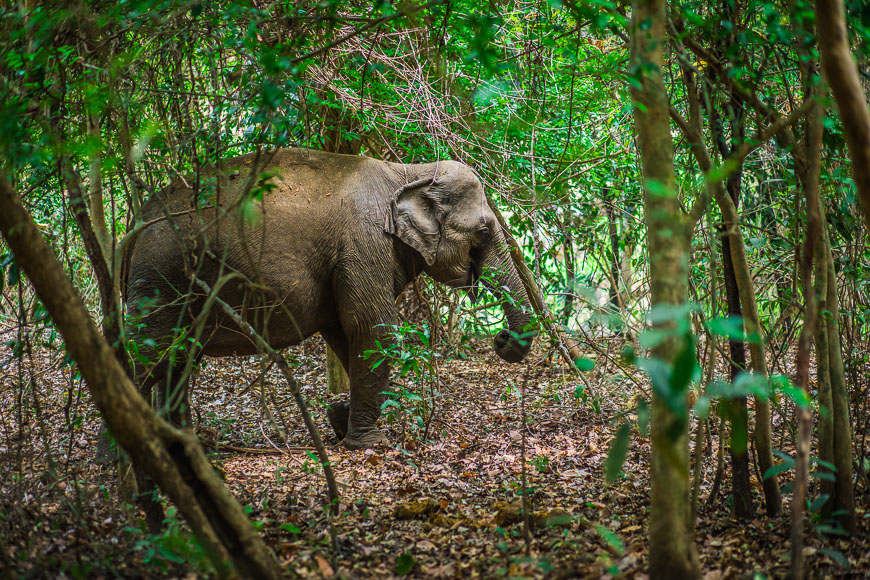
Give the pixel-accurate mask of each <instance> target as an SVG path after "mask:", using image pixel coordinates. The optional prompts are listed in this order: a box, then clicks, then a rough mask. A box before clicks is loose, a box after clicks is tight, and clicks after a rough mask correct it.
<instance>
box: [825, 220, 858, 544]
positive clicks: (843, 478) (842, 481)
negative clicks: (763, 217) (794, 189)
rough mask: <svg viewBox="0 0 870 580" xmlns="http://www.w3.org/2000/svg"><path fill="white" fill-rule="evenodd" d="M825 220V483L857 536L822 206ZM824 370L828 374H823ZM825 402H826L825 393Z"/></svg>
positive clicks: (845, 405)
mask: <svg viewBox="0 0 870 580" xmlns="http://www.w3.org/2000/svg"><path fill="white" fill-rule="evenodd" d="M819 212H820V214H821V218H822V221H821V223H822V225H821V231H820V233H819V238H818V241H817V251H816V260H817V261H818V263H817V267H816V275H817V276H818V277H819V279H820V280H823V281H824V285H823V284H822V283H821V282H817V292H822V291H824V307H823V306H822V297H821V296H820V298H819V312H825V317H824V319H823V324H819V328H818V329H817V332H816V334H817V336H823V338H824V345H823V344H818V343H817V345H816V358H817V361H818V382H819V395H820V401H819V402H820V404H821V405H822V407H823V408H825V409H827V410H828V413H827V414H826V416H825V418H824V421H825V427H826V429H825V431H824V445H823V432H822V430H821V428H820V430H819V447H820V452H819V455H820V456H821V458H822V459H824V460H825V461H828V462H830V463H831V464H833V465H834V467H836V470H837V471H836V472H835V473H834V477H835V479H834V482H833V484H832V485H831V484H830V482H825V484H826V485H828V488H827V490H826V491H828V492H829V493H831V497H832V498H833V500H834V501H833V502H832V504H833V505H832V506H831V510H832V511H833V512H836V513H837V514H838V515H837V519H838V520H839V522H840V524H841V525H842V526H843V529H845V530H846V531H848V532H849V533H850V534H854V533H855V531H856V529H855V490H854V486H853V482H852V425H851V419H850V416H849V393H848V391H847V389H846V377H845V371H844V368H843V354H842V352H843V351H842V344H841V342H840V324H839V320H840V308H839V299H838V297H837V278H836V275H835V273H834V260H833V256H832V254H831V242H830V237H829V233H828V228H827V222H826V220H825V208H824V206H820V208H819ZM823 370H824V373H825V374H823ZM823 392H824V393H825V398H824V399H822V398H821V395H822V393H823Z"/></svg>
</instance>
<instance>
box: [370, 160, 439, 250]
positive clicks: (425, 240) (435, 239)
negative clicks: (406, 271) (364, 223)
mask: <svg viewBox="0 0 870 580" xmlns="http://www.w3.org/2000/svg"><path fill="white" fill-rule="evenodd" d="M435 184H436V183H435V181H434V180H433V179H432V178H431V177H426V178H424V179H418V180H417V181H414V182H412V183H409V184H407V185H403V186H402V187H400V188H399V189H398V190H397V191H396V193H395V194H394V195H393V200H392V202H391V203H390V209H389V210H387V215H386V219H385V220H384V231H385V232H387V233H388V234H392V235H394V236H396V237H398V238H399V239H400V240H402V241H403V242H405V243H406V244H408V245H409V246H411V247H412V248H414V249H415V250H417V251H418V252H420V255H421V256H423V259H424V260H426V265H427V266H431V265H432V264H434V263H435V256H437V255H438V245H439V244H440V243H441V216H440V208H439V207H438V205H439V204H438V197H437V194H435V192H434V191H433V190H432V189H431V186H432V185H435Z"/></svg>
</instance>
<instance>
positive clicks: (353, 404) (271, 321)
mask: <svg viewBox="0 0 870 580" xmlns="http://www.w3.org/2000/svg"><path fill="white" fill-rule="evenodd" d="M264 161H265V162H264ZM254 162H255V157H254V155H253V154H252V155H246V156H242V157H238V158H235V159H230V160H227V161H225V162H224V165H223V170H222V175H224V177H222V178H221V180H220V183H219V185H218V186H216V187H214V186H213V187H212V191H211V197H207V196H206V197H205V199H206V200H207V204H206V205H211V206H212V207H211V208H208V207H206V208H205V209H200V210H197V211H194V208H195V207H197V206H196V205H195V203H194V199H195V198H196V195H195V193H194V192H193V190H192V189H191V188H190V187H188V186H187V185H186V182H185V181H184V180H178V181H177V182H176V183H174V184H173V185H172V186H170V187H169V188H167V189H166V190H164V191H163V192H162V193H161V194H159V195H158V197H157V199H154V200H151V201H150V202H148V203H147V204H145V206H143V209H142V213H143V218H144V220H145V221H151V220H158V221H156V222H155V223H153V224H152V225H150V226H149V227H147V228H146V229H145V230H144V231H142V233H141V234H140V235H139V237H138V238H137V239H136V241H135V244H134V247H133V249H132V250H131V251H130V253H129V255H128V256H127V259H128V260H129V263H128V265H127V278H126V281H127V284H126V298H127V303H128V305H129V307H130V310H131V311H132V312H134V313H137V312H138V313H139V314H141V315H142V323H144V326H143V327H142V328H141V330H139V331H137V332H138V333H139V334H138V337H139V339H140V340H139V341H138V342H139V344H140V349H142V350H143V351H145V352H144V354H146V355H148V356H151V357H152V360H153V359H154V357H156V356H157V354H156V352H158V351H160V350H162V349H163V348H165V346H166V345H167V344H168V343H169V340H170V337H171V336H172V334H173V329H174V328H178V327H180V326H184V325H186V324H191V323H194V322H195V320H196V317H197V315H198V314H200V311H201V309H202V306H203V303H204V300H205V292H203V291H202V289H201V288H199V287H197V286H196V285H195V284H193V283H192V282H191V276H190V274H191V273H194V272H195V273H196V275H197V276H198V277H199V278H200V279H202V280H204V281H205V282H206V283H208V284H209V285H210V286H212V287H214V286H215V284H216V282H217V281H218V280H219V278H220V276H221V275H222V274H229V273H240V274H242V275H243V276H244V279H242V278H241V277H238V276H236V277H234V278H233V279H232V280H231V281H230V282H229V283H227V284H225V285H224V286H223V287H222V289H221V290H220V292H219V294H218V295H219V296H220V298H222V299H223V300H224V301H226V302H227V303H229V304H230V305H231V306H233V307H234V308H235V309H236V310H237V312H241V313H242V315H243V316H244V317H245V318H246V320H248V321H249V322H250V323H251V324H252V325H253V326H254V327H255V328H256V329H257V330H258V331H260V332H261V333H263V334H264V336H265V337H266V338H267V340H268V341H269V343H270V344H271V345H272V346H273V347H275V348H279V349H280V348H284V347H287V346H291V345H293V344H296V343H298V342H300V341H302V340H304V339H305V338H307V337H309V336H311V335H312V334H315V333H317V332H320V333H321V334H322V335H323V337H324V338H325V339H326V342H327V343H328V344H329V345H330V346H331V347H332V349H333V350H334V351H335V352H336V354H337V355H338V357H339V358H340V359H341V361H342V363H343V364H344V367H345V369H347V371H348V375H349V377H350V404H349V406H348V407H345V408H344V409H343V410H342V409H339V414H342V413H343V416H347V415H348V414H349V416H348V417H347V418H346V419H345V418H341V419H340V421H339V422H344V421H345V420H346V421H347V426H346V437H345V439H344V445H345V446H346V447H347V448H349V449H361V448H366V447H371V446H373V445H375V444H377V443H380V442H382V441H383V436H382V434H381V433H380V431H379V430H378V428H377V425H376V421H377V419H378V416H379V415H380V412H381V404H382V402H383V399H384V396H383V395H382V394H381V393H382V392H384V391H386V390H387V388H388V384H389V372H390V371H389V369H388V367H387V365H386V364H382V365H380V366H378V367H377V368H376V369H375V370H371V369H370V366H371V364H372V363H373V362H374V360H375V359H370V360H364V359H363V358H361V354H362V353H363V352H365V351H366V350H370V349H374V348H375V340H376V339H377V340H380V341H381V344H382V345H383V344H385V343H386V342H387V341H388V340H389V337H388V336H385V334H386V329H385V328H384V326H383V325H385V324H387V325H388V324H393V323H395V322H396V308H395V299H396V297H397V296H398V295H399V293H400V292H401V291H402V289H403V288H404V287H405V286H406V285H407V284H408V283H409V282H410V281H411V280H412V279H413V278H414V277H415V276H416V275H417V274H418V273H420V272H425V273H427V274H428V275H429V276H431V277H432V278H433V279H435V280H437V281H439V282H441V283H444V284H447V285H449V286H452V287H455V288H468V289H469V292H470V293H471V294H472V297H474V296H475V290H474V288H475V285H476V282H477V280H478V278H479V277H480V275H481V272H482V271H483V269H484V268H487V269H488V270H490V271H491V272H492V282H489V281H487V282H486V283H487V284H488V285H489V286H490V290H492V291H493V292H494V293H495V294H496V296H500V295H501V294H502V292H503V291H504V290H505V289H507V290H509V292H510V294H511V296H512V300H511V301H505V302H504V309H505V314H506V318H507V321H508V325H509V328H510V331H511V332H513V333H516V334H520V333H522V332H523V331H524V327H526V326H527V325H528V324H529V320H530V314H529V313H530V311H531V308H530V306H529V301H528V298H527V295H526V292H525V290H524V288H523V285H522V283H521V282H520V278H519V276H518V275H517V272H516V270H515V269H514V266H513V263H512V261H511V258H510V256H509V255H508V253H507V250H506V244H505V242H504V236H503V234H502V232H501V229H500V227H499V225H498V222H497V221H496V219H495V216H494V215H493V213H492V211H491V210H490V209H489V206H488V205H487V202H486V199H485V198H484V192H483V187H482V186H481V184H480V181H478V179H477V178H476V177H475V175H474V173H473V172H472V171H471V170H470V169H469V168H468V167H466V166H465V165H462V164H461V163H458V162H454V161H442V162H438V163H428V164H418V165H401V164H395V163H386V162H383V161H377V160H374V159H370V158H367V157H361V156H350V155H337V154H330V153H321V152H316V151H310V150H296V149H283V150H278V151H276V152H275V151H273V152H269V153H264V154H262V155H261V157H260V158H259V162H260V163H262V164H263V167H262V169H261V170H260V171H259V172H256V173H255V176H259V175H261V174H262V171H268V172H270V173H271V174H272V175H274V177H273V178H271V183H272V184H273V185H274V186H275V187H274V188H273V189H271V191H268V192H266V193H264V194H263V196H262V201H253V202H247V205H246V207H247V209H246V210H245V211H242V210H240V207H241V204H240V203H239V196H240V192H243V191H245V190H250V189H251V186H252V184H254V180H251V179H250V175H251V168H252V165H253V164H254ZM421 180H424V181H422V182H421ZM208 181H209V180H208V178H201V180H200V183H201V184H206V183H208ZM212 182H213V180H212ZM415 182H418V183H417V184H416V185H414V186H412V187H410V188H407V187H406V186H407V184H414V183H415ZM262 183H263V182H262V181H260V182H259V184H254V185H253V187H254V189H256V188H257V187H261V186H262ZM204 187H205V185H201V186H200V189H201V191H200V193H199V198H200V200H202V199H203V198H204ZM397 192H398V197H396V193H397ZM218 200H219V201H218ZM202 204H203V202H202V201H200V207H202ZM215 204H217V205H219V207H220V208H222V209H221V211H220V212H217V211H216V210H215V209H214V205H215ZM167 211H168V212H169V214H171V215H168V214H167ZM242 216H244V217H242ZM161 217H163V218H165V219H162V220H161V219H160V218H161ZM222 263H223V265H222ZM252 284H253V285H252ZM191 295H193V296H191ZM511 302H513V304H511ZM185 303H187V305H186V306H185V305H184V304H185ZM201 320H204V321H205V322H204V326H203V332H202V334H201V337H200V342H201V343H202V345H203V349H202V351H201V353H199V354H200V355H207V356H226V355H232V354H239V355H249V354H254V353H256V352H257V349H256V348H255V346H254V344H252V342H251V341H250V340H248V339H247V338H246V337H245V336H244V335H243V334H242V333H241V332H240V330H239V329H238V327H237V326H236V325H235V323H233V322H232V321H231V320H229V319H228V318H227V317H226V315H225V314H223V313H222V312H221V310H220V308H219V307H217V306H214V307H212V308H211V309H210V310H209V311H208V314H207V316H206V317H203V318H202V319H201ZM145 336H147V337H150V338H152V339H153V340H155V341H156V342H157V344H158V346H157V348H156V350H155V349H148V347H147V346H145V343H143V341H142V340H141V339H143V338H144V337H145ZM531 341H532V339H531V338H527V339H526V340H525V341H517V340H515V339H513V338H512V337H511V334H510V333H508V332H507V331H505V330H502V331H501V332H500V333H499V334H498V335H497V336H496V338H495V348H496V352H497V353H498V355H499V356H500V357H501V358H503V359H504V360H506V361H509V362H519V361H520V360H522V359H523V358H524V357H525V356H526V354H527V353H528V351H529V348H530V345H531ZM149 344H150V342H149ZM171 366H172V365H171V364H170V363H169V362H168V361H167V360H165V356H164V360H162V361H161V362H159V363H158V364H157V365H155V366H154V367H152V368H151V369H150V370H144V371H137V375H138V376H137V378H138V380H139V383H140V388H141V389H142V390H143V391H144V392H146V393H148V392H150V390H151V387H152V386H153V385H154V384H165V383H166V382H167V381H166V375H167V373H168V371H169V370H170V367H171ZM181 366H183V362H180V363H175V366H174V367H173V368H172V373H171V375H173V376H174V380H177V378H178V376H179V375H181V374H182V372H181V370H180V367H181ZM172 380H173V379H170V381H169V382H172ZM331 415H333V416H334V415H335V411H334V410H333V413H331ZM342 426H343V425H337V426H336V427H337V431H340V430H341V429H340V427H342Z"/></svg>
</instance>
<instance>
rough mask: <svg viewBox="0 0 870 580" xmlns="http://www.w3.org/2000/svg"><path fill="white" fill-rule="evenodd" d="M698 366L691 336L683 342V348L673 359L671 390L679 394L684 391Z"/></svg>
mask: <svg viewBox="0 0 870 580" xmlns="http://www.w3.org/2000/svg"><path fill="white" fill-rule="evenodd" d="M698 370H699V367H698V357H697V355H696V354H695V343H694V341H693V340H691V337H687V338H686V340H684V342H683V348H682V349H681V350H680V352H679V354H677V358H676V360H674V370H673V372H671V381H670V382H671V392H672V393H673V394H674V395H676V394H681V393H684V392H685V391H686V388H687V387H688V386H689V383H691V382H692V378H694V377H695V375H696V374H697V371H698Z"/></svg>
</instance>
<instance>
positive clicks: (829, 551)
mask: <svg viewBox="0 0 870 580" xmlns="http://www.w3.org/2000/svg"><path fill="white" fill-rule="evenodd" d="M818 552H819V553H820V554H824V555H825V556H827V557H828V558H830V559H831V560H833V561H834V562H836V563H837V564H839V565H840V566H842V567H843V568H851V566H852V564H851V563H850V562H849V559H848V558H847V557H846V556H844V555H843V553H842V552H840V551H839V550H835V549H834V548H818Z"/></svg>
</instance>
